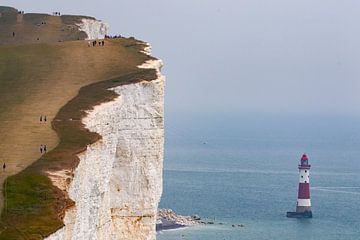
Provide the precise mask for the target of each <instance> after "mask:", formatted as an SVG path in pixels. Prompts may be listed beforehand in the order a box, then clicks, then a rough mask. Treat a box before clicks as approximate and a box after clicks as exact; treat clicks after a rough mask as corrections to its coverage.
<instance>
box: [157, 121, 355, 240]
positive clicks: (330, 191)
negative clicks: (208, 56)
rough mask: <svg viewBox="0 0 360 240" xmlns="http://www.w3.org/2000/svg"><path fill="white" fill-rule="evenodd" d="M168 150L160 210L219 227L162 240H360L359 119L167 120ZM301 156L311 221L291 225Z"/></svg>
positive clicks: (162, 236)
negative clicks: (306, 176)
mask: <svg viewBox="0 0 360 240" xmlns="http://www.w3.org/2000/svg"><path fill="white" fill-rule="evenodd" d="M165 149H166V153H165V172H164V194H163V198H162V201H161V204H160V206H161V207H163V208H172V209H174V210H175V211H177V212H178V213H179V214H183V215H191V214H199V215H200V216H202V217H207V218H210V219H214V218H215V222H216V223H215V224H214V225H207V226H201V227H194V228H189V229H185V230H176V231H170V232H164V233H161V234H160V235H159V236H158V239H160V240H173V239H189V240H195V239H204V240H205V239H206V240H213V239H214V240H215V239H216V240H219V239H247V240H251V239H257V240H258V239H259V240H262V239H264V240H268V239H276V240H282V239H284V240H285V239H286V240H288V239H314V240H322V239H324V240H325V239H326V240H350V239H354V240H355V239H356V240H357V239H360V217H359V214H360V206H359V200H360V175H359V172H360V118H351V117H334V116H317V117H315V116H295V115H292V116H275V115H265V114H264V115H252V116H239V115H237V116H232V115H229V114H208V115H207V114H193V115H187V116H186V117H176V118H175V117H171V116H169V117H168V118H167V123H166V146H165ZM304 152H306V153H307V154H308V156H309V158H310V159H309V161H310V164H311V165H312V168H311V173H310V181H311V183H310V184H311V200H312V210H313V215H314V217H313V218H312V219H302V220H301V219H289V218H286V217H285V214H286V211H293V210H295V204H296V198H297V185H298V170H297V164H298V161H299V159H300V157H301V154H302V153H304ZM220 223H222V224H220ZM233 224H235V225H238V224H244V225H245V227H243V228H239V227H235V228H234V227H232V225H233Z"/></svg>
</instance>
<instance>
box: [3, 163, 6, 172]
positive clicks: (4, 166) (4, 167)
mask: <svg viewBox="0 0 360 240" xmlns="http://www.w3.org/2000/svg"><path fill="white" fill-rule="evenodd" d="M5 169H6V164H5V163H4V164H3V172H5Z"/></svg>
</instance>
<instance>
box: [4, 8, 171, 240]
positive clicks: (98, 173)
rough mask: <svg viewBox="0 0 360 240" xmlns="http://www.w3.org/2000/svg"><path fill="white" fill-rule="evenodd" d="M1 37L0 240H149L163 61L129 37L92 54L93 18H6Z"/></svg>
mask: <svg viewBox="0 0 360 240" xmlns="http://www.w3.org/2000/svg"><path fill="white" fill-rule="evenodd" d="M64 26H65V27H66V28H68V29H72V30H71V31H70V30H69V31H67V30H64ZM0 27H1V28H0V85H1V86H2V87H1V88H0V123H1V124H0V132H1V135H2V136H3V137H4V139H6V141H0V157H1V159H4V160H6V164H7V165H6V166H7V167H6V171H5V172H4V174H3V175H2V176H1V178H0V180H1V182H2V186H3V188H2V191H3V200H4V201H3V202H4V207H3V209H2V213H1V221H0V239H6V240H8V239H139V240H141V239H154V238H155V224H156V212H157V211H156V210H157V206H158V202H159V200H160V196H161V192H162V161H163V142H164V128H163V124H164V121H163V101H164V99H163V97H164V81H165V79H164V77H163V76H162V75H161V73H160V68H161V65H162V63H161V61H160V60H157V59H155V58H153V57H151V56H150V52H149V49H150V47H149V45H148V44H146V43H144V42H142V41H139V40H136V39H134V38H120V37H118V38H111V39H109V38H106V39H104V40H102V41H103V44H102V45H95V46H90V45H89V44H88V41H87V40H90V39H95V38H96V39H97V38H103V37H105V35H106V32H107V24H105V23H103V22H101V21H98V20H96V19H94V18H91V17H83V16H66V15H65V16H58V15H56V16H50V15H47V14H24V13H23V12H21V11H18V10H16V9H13V8H8V7H0ZM39 36H40V37H39ZM44 114H45V115H46V116H47V120H48V121H47V122H43V121H42V122H39V117H40V116H44ZM50 122H51V124H49V123H50ZM43 144H46V145H47V146H48V151H47V152H45V153H44V152H41V153H40V152H39V147H40V146H43ZM5 178H6V179H5Z"/></svg>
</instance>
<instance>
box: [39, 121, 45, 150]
mask: <svg viewBox="0 0 360 240" xmlns="http://www.w3.org/2000/svg"><path fill="white" fill-rule="evenodd" d="M39 120H40V124H42V123H46V122H47V117H46V115H44V116H43V115H41V116H40V119H39ZM46 152H47V147H46V145H42V144H41V145H40V154H43V153H44V154H45V153H46Z"/></svg>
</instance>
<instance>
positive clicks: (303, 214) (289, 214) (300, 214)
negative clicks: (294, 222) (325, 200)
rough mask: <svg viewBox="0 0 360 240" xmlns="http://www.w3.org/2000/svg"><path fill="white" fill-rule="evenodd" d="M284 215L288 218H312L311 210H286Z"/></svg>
mask: <svg viewBox="0 0 360 240" xmlns="http://www.w3.org/2000/svg"><path fill="white" fill-rule="evenodd" d="M286 217H288V218H312V212H311V211H305V212H287V213H286Z"/></svg>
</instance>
